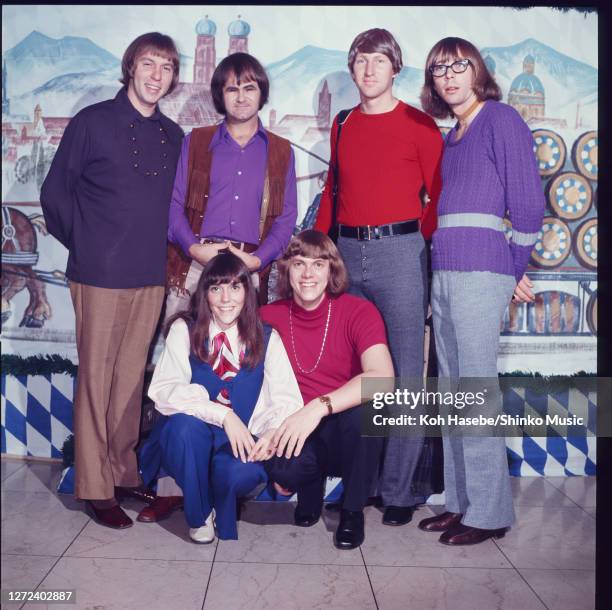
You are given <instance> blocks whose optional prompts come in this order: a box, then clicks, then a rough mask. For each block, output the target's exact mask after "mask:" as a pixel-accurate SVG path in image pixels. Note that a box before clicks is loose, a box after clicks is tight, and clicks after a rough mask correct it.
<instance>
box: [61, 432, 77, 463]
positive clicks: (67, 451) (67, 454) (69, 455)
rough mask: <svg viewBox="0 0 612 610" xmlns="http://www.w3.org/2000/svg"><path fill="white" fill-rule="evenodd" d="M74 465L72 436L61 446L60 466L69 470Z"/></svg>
mask: <svg viewBox="0 0 612 610" xmlns="http://www.w3.org/2000/svg"><path fill="white" fill-rule="evenodd" d="M73 464H74V434H71V435H70V436H68V437H67V438H66V440H65V441H64V444H63V445H62V465H63V466H64V468H69V467H70V466H72V465H73Z"/></svg>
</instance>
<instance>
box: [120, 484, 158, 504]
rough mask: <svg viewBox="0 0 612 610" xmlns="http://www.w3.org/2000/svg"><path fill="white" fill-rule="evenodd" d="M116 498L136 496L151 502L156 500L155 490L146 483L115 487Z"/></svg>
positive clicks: (138, 498) (143, 500)
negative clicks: (146, 485)
mask: <svg viewBox="0 0 612 610" xmlns="http://www.w3.org/2000/svg"><path fill="white" fill-rule="evenodd" d="M115 498H117V500H121V499H122V498H135V499H136V500H140V501H141V502H146V503H147V504H151V502H153V500H155V492H154V491H153V490H152V489H149V488H148V487H145V486H144V485H139V486H138V487H115Z"/></svg>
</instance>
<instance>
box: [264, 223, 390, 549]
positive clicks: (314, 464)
mask: <svg viewBox="0 0 612 610" xmlns="http://www.w3.org/2000/svg"><path fill="white" fill-rule="evenodd" d="M278 266H279V272H278V283H277V291H278V293H279V295H280V296H281V300H280V301H276V302H275V303H272V304H270V305H265V306H264V307H262V308H261V309H260V310H259V311H260V315H261V318H262V319H263V320H264V322H267V323H268V324H271V325H272V326H273V327H274V328H275V329H276V330H277V331H278V333H279V334H280V336H281V339H282V340H283V344H284V345H285V349H286V350H287V354H288V356H289V360H290V362H291V366H292V367H293V371H294V373H295V377H296V379H297V382H298V385H299V387H300V392H301V393H302V398H303V399H304V408H303V409H300V410H299V411H297V412H296V413H294V414H293V415H290V416H289V417H288V418H287V419H286V420H285V421H284V422H283V423H282V424H281V425H280V427H279V428H278V429H277V430H276V433H275V434H274V437H273V439H272V444H273V446H274V447H275V448H276V455H275V456H274V457H273V458H272V459H271V460H269V461H267V462H264V464H265V466H266V470H267V471H268V476H269V477H270V480H272V481H275V482H276V483H279V484H280V485H282V486H283V487H285V488H287V489H290V490H291V491H297V493H298V505H297V507H296V509H295V524H296V525H298V526H301V527H309V526H312V525H314V524H315V523H316V522H317V521H318V520H319V518H320V516H321V508H322V506H323V492H324V489H325V477H326V476H330V475H335V476H341V477H342V484H343V487H344V496H343V499H342V505H341V511H340V521H339V524H338V528H337V529H336V535H335V537H334V544H335V545H336V547H338V548H339V549H353V548H355V547H357V546H359V545H360V544H361V543H362V542H363V540H364V535H365V534H364V516H363V508H364V506H365V504H366V502H367V499H368V492H369V490H370V487H371V485H372V483H373V481H374V477H375V476H376V472H377V470H378V464H379V461H380V455H381V452H382V447H383V443H382V439H381V438H377V437H366V436H363V435H362V433H361V429H362V419H363V417H364V409H365V407H364V406H363V405H362V404H361V403H362V402H363V396H362V380H363V379H365V378H370V379H372V381H371V382H370V383H377V382H375V381H373V380H381V379H382V380H385V379H389V380H391V378H392V377H393V363H392V362H391V355H390V354H389V349H388V348H387V345H386V340H385V327H384V324H383V321H382V318H381V316H380V313H379V312H378V311H377V309H376V307H374V305H372V303H370V302H368V301H366V300H365V299H361V298H358V297H355V296H353V295H349V294H345V291H346V288H347V285H348V280H347V273H346V269H345V266H344V263H343V262H342V258H341V257H340V254H339V253H338V250H337V248H336V246H335V245H334V243H333V242H332V240H331V239H329V237H327V235H324V234H323V233H320V232H318V231H312V230H307V231H302V232H301V233H300V234H299V235H297V236H296V237H294V238H293V239H292V240H291V243H290V244H289V247H288V248H287V250H286V252H285V254H284V255H283V257H282V258H281V259H280V261H279V262H278Z"/></svg>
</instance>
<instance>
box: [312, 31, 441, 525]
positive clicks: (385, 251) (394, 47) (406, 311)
mask: <svg viewBox="0 0 612 610" xmlns="http://www.w3.org/2000/svg"><path fill="white" fill-rule="evenodd" d="M348 66H349V70H350V72H351V76H352V78H353V80H354V81H355V84H356V85H357V88H358V89H359V95H360V98H361V102H360V104H359V105H358V106H356V107H355V108H353V109H352V110H351V112H350V114H349V115H348V117H347V118H346V119H345V121H344V123H343V127H342V131H341V138H340V139H338V117H336V119H335V120H334V124H333V126H332V132H331V168H332V170H335V171H330V172H329V174H328V180H327V183H326V186H325V190H324V192H323V196H322V198H321V205H320V208H319V214H318V217H317V221H316V223H315V228H316V229H318V230H320V231H323V232H327V231H328V230H329V229H330V227H332V226H334V225H336V224H337V225H338V229H339V237H338V249H339V250H340V253H341V254H342V257H343V258H344V261H345V262H346V266H347V269H348V272H349V278H350V283H351V287H350V292H352V293H353V294H356V295H359V296H362V297H365V298H366V299H369V300H370V301H372V302H373V303H374V304H375V305H376V306H377V307H378V309H379V310H380V312H381V313H382V316H383V319H384V322H385V326H386V331H387V336H388V341H389V347H390V350H391V355H392V358H393V365H394V368H395V374H396V376H397V377H401V378H403V379H408V378H419V377H421V376H422V374H423V340H424V324H425V317H426V310H427V292H428V291H427V255H426V246H425V240H429V239H431V235H432V233H433V231H434V230H435V228H436V203H437V199H438V195H439V192H440V187H441V183H440V175H439V165H440V160H441V157H442V144H443V142H442V136H441V135H440V132H439V130H438V128H437V126H436V124H435V122H434V121H433V120H432V119H431V118H430V117H429V116H427V115H426V114H425V113H423V112H421V111H420V110H417V109H416V108H413V107H411V106H409V105H408V104H405V103H404V102H402V101H401V100H399V99H397V98H395V97H394V96H393V93H392V87H393V80H394V79H395V78H396V77H397V75H398V74H399V73H400V70H401V69H402V52H401V50H400V48H399V45H398V44H397V42H396V40H395V39H394V38H393V36H392V35H391V34H390V33H389V32H388V31H387V30H383V29H378V28H376V29H371V30H367V31H366V32H362V33H361V34H359V35H358V36H357V37H356V38H355V40H354V41H353V43H352V45H351V48H350V50H349V56H348ZM335 188H337V200H336V206H334V205H333V193H334V189H335ZM423 191H425V192H426V193H427V194H428V196H429V203H428V205H427V206H426V207H423V204H422V200H421V193H422V192H423ZM334 209H335V212H336V217H335V218H332V216H333V215H334ZM422 446H423V439H419V438H406V437H390V438H389V439H387V445H386V449H385V458H384V463H383V468H382V473H381V478H380V481H379V492H380V494H381V496H382V501H383V504H384V505H385V507H386V508H385V513H384V516H383V523H385V524H387V525H403V524H404V523H408V522H409V521H410V520H411V519H412V512H413V509H414V506H415V505H417V504H419V503H422V502H424V501H425V499H426V498H425V497H424V496H423V495H420V493H419V490H415V489H413V487H412V479H413V476H414V472H415V469H416V466H417V462H418V459H419V456H420V453H421V450H422Z"/></svg>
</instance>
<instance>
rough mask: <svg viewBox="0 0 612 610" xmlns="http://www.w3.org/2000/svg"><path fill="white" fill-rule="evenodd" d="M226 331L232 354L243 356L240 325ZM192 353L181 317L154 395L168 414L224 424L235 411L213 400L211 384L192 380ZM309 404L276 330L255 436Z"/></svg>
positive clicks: (171, 334)
mask: <svg viewBox="0 0 612 610" xmlns="http://www.w3.org/2000/svg"><path fill="white" fill-rule="evenodd" d="M218 332H221V329H219V328H217V327H216V325H215V324H214V322H211V325H210V328H209V336H211V337H214V336H215V335H216V334H217V333H218ZM225 334H226V335H227V338H228V340H229V342H230V345H231V348H232V352H233V353H234V354H238V353H239V352H240V349H241V344H240V341H239V338H238V325H237V324H234V326H232V327H231V328H229V329H227V330H226V331H225ZM189 352H190V344H189V331H188V328H187V324H186V323H185V321H184V320H182V319H178V320H176V321H175V322H174V323H173V324H172V326H171V327H170V331H169V332H168V336H167V337H166V344H165V347H164V350H163V352H162V354H161V356H160V358H159V360H158V362H157V366H156V367H155V371H154V372H153V378H152V380H151V385H150V386H149V392H148V394H149V398H151V400H153V401H154V402H155V408H156V409H157V410H158V411H159V412H160V413H162V414H163V415H174V414H175V413H185V414H187V415H192V416H193V417H197V418H198V419H201V420H202V421H205V422H206V423H208V424H213V425H215V426H220V427H221V426H223V420H224V419H225V416H226V415H227V414H228V413H229V409H228V407H224V406H223V405H220V404H219V403H216V402H213V401H212V400H210V397H209V395H208V392H207V390H206V388H205V387H203V386H201V385H199V384H197V383H191V365H190V364H189ZM303 406H304V402H303V400H302V395H301V394H300V389H299V387H298V384H297V381H296V379H295V375H294V373H293V369H292V368H291V363H290V362H289V357H288V356H287V352H286V351H285V347H284V346H283V342H282V340H281V338H280V335H279V334H278V333H277V332H276V331H275V330H273V331H272V334H271V335H270V340H269V342H268V349H267V351H266V356H265V360H264V380H263V385H262V388H261V392H260V393H259V397H258V398H257V404H256V405H255V408H254V409H253V414H252V415H251V419H250V420H249V425H248V429H249V431H250V432H251V434H253V435H255V436H261V435H262V434H263V433H264V432H266V431H267V430H270V429H272V428H278V426H280V424H281V423H282V422H283V421H284V420H285V418H287V417H288V416H289V415H291V414H292V413H294V412H295V411H297V410H298V409H300V408H301V407H303Z"/></svg>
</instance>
